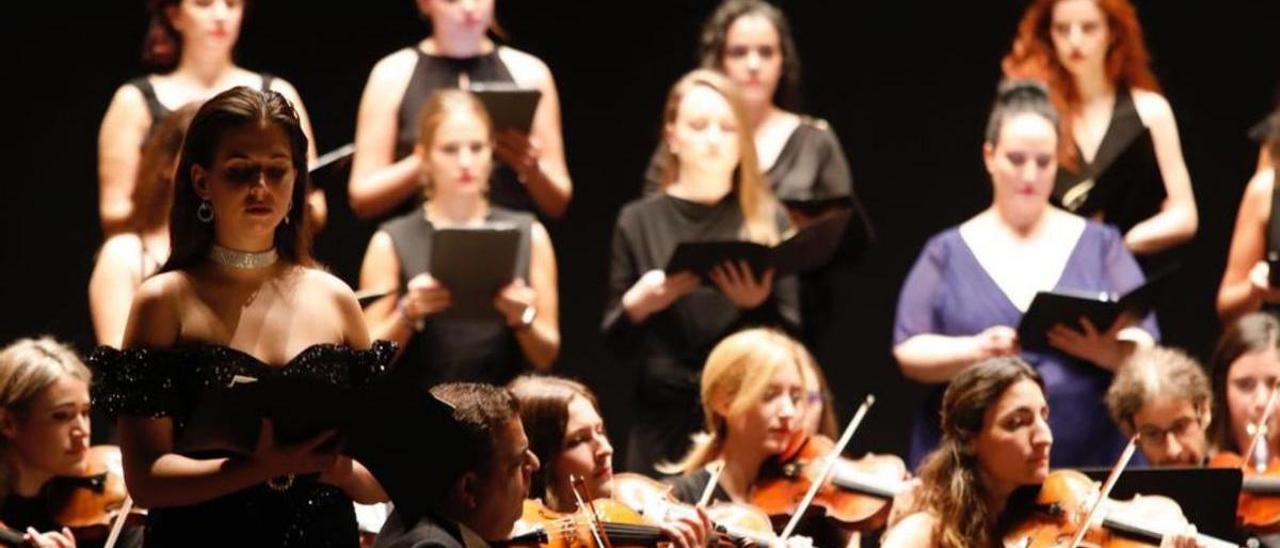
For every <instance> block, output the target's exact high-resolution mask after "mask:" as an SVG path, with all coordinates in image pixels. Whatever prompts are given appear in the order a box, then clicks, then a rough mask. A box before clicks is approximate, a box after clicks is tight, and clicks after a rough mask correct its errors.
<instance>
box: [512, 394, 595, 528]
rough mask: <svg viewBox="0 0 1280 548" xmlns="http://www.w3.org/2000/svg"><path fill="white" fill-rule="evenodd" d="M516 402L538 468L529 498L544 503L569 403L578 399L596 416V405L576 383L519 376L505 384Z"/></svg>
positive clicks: (565, 425)
mask: <svg viewBox="0 0 1280 548" xmlns="http://www.w3.org/2000/svg"><path fill="white" fill-rule="evenodd" d="M507 386H508V388H509V389H510V390H511V392H512V393H513V394H515V397H516V399H517V400H519V402H520V421H521V422H523V423H524V432H525V435H527V436H528V437H529V449H531V450H532V451H533V454H534V455H535V456H537V457H538V461H539V462H541V463H542V466H541V467H540V468H538V471H536V472H534V473H533V477H532V478H530V481H529V497H531V498H539V497H541V498H542V499H543V500H544V501H546V502H547V503H549V504H554V503H553V502H552V501H550V500H547V497H549V496H551V495H552V493H551V492H550V491H549V489H548V488H549V487H550V485H549V484H550V482H551V478H554V477H555V472H556V457H558V456H559V455H560V453H561V452H562V451H563V450H564V447H565V444H564V436H565V429H566V428H568V425H569V403H570V402H572V401H573V399H574V398H582V399H584V400H586V401H587V403H590V404H591V407H593V408H595V410H596V413H600V402H599V401H597V400H596V396H595V394H593V393H591V390H590V389H588V388H587V387H586V386H585V385H583V384H582V383H580V382H577V381H573V380H569V379H565V378H561V377H548V376H536V375H523V376H520V377H517V378H516V379H515V380H513V381H511V384H509V385H507Z"/></svg>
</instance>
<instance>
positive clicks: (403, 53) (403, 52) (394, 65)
mask: <svg viewBox="0 0 1280 548" xmlns="http://www.w3.org/2000/svg"><path fill="white" fill-rule="evenodd" d="M416 64H418V54H417V53H416V52H414V51H413V48H401V49H399V50H396V51H395V52H394V53H391V54H390V55H387V56H386V57H383V58H382V59H380V60H378V62H377V63H376V64H374V65H373V70H372V71H370V72H369V82H370V83H375V82H376V83H383V84H385V83H389V82H395V81H399V80H405V81H406V82H407V81H408V78H409V73H410V72H412V71H413V67H414V65H416Z"/></svg>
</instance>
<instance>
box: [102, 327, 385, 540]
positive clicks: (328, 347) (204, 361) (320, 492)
mask: <svg viewBox="0 0 1280 548" xmlns="http://www.w3.org/2000/svg"><path fill="white" fill-rule="evenodd" d="M393 355H394V346H393V345H391V344H389V343H386V342H378V343H375V344H374V346H373V348H371V349H369V350H354V349H352V348H350V347H348V346H344V345H334V344H317V345H313V346H311V347H309V348H307V349H306V350H304V351H302V352H301V353H300V354H298V355H297V356H295V357H294V358H293V359H292V360H290V361H289V362H288V363H286V364H284V365H281V366H274V365H268V364H265V363H263V362H261V361H259V360H258V359H257V358H255V357H253V356H251V355H249V354H246V353H244V352H241V351H239V350H236V349H233V348H229V347H225V346H216V345H207V344H199V345H191V346H185V347H178V348H173V349H132V350H124V351H121V350H116V349H113V348H109V347H100V348H98V349H97V350H96V351H95V352H94V353H93V355H92V356H90V358H89V365H90V367H91V368H92V369H93V370H94V384H93V388H92V394H93V402H94V405H95V406H101V407H103V408H104V409H105V410H106V412H107V413H108V414H109V415H111V416H112V417H116V416H120V415H125V416H135V417H150V418H163V417H167V418H170V419H172V420H173V423H174V437H175V439H176V438H177V437H179V436H180V435H181V433H182V431H183V428H184V423H185V421H186V420H187V419H188V418H190V417H191V414H192V411H193V407H192V405H193V403H192V402H194V401H195V400H197V397H198V395H199V394H200V393H202V392H204V391H207V390H210V389H211V388H214V387H222V386H228V385H230V383H231V382H232V379H233V377H235V376H236V375H246V376H250V377H254V378H268V377H272V376H283V377H302V378H308V379H313V380H318V381H321V382H325V383H328V384H332V385H335V386H341V387H357V386H362V385H364V384H365V383H367V382H368V381H369V380H370V379H372V378H374V377H376V376H378V375H380V374H382V373H383V372H384V371H385V369H386V367H387V364H388V363H389V362H390V360H391V358H392V356H393ZM193 456H196V455H193ZM216 456H219V455H207V454H205V455H198V456H197V457H206V458H208V457H216ZM145 535H146V540H145V544H146V546H148V547H154V546H194V545H202V546H203V545H211V546H249V545H257V546H281V547H284V546H290V547H293V546H296V547H303V546H307V547H311V546H315V547H339V546H340V547H349V548H354V547H356V546H358V545H359V537H358V533H357V531H356V520H355V511H354V507H353V506H352V502H351V499H350V498H349V497H348V496H347V495H346V493H344V492H343V491H342V490H341V489H339V488H337V487H334V486H332V485H329V484H326V483H320V482H319V481H317V478H316V476H314V475H312V476H302V477H299V478H297V479H296V481H294V482H292V485H289V486H288V487H287V488H284V489H276V488H274V487H270V486H268V485H267V484H266V483H263V484H259V485H256V486H254V487H251V488H249V489H245V490H242V491H238V492H235V493H232V494H230V495H225V496H222V497H218V498H216V499H213V500H210V501H206V502H203V503H200V504H195V505H191V506H183V507H170V508H153V509H151V510H150V511H149V513H148V514H147V526H146V534H145Z"/></svg>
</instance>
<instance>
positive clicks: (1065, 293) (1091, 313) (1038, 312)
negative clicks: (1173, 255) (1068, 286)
mask: <svg viewBox="0 0 1280 548" xmlns="http://www.w3.org/2000/svg"><path fill="white" fill-rule="evenodd" d="M1176 270H1177V266H1176V265H1175V266H1173V267H1170V268H1168V269H1165V270H1163V271H1161V272H1159V273H1157V274H1155V275H1153V276H1152V277H1151V278H1149V279H1147V281H1146V282H1145V283H1143V284H1142V285H1140V286H1138V287H1136V288H1134V289H1133V290H1132V291H1129V292H1128V293H1125V294H1124V295H1123V296H1120V297H1118V298H1117V296H1116V295H1114V294H1111V293H1106V292H1099V291H1093V292H1088V291H1074V290H1058V291H1041V292H1038V293H1036V296H1035V298H1034V299H1032V301H1031V306H1030V307H1028V308H1027V312H1026V313H1025V314H1023V315H1022V321H1021V322H1019V323H1018V344H1019V345H1020V346H1021V347H1022V348H1023V349H1024V350H1033V351H1040V350H1050V349H1052V347H1050V346H1049V330H1050V329H1053V326H1054V325H1057V324H1062V325H1065V326H1067V327H1069V328H1071V329H1076V330H1079V329H1080V327H1079V325H1080V318H1081V317H1084V318H1088V319H1089V321H1090V322H1093V326H1094V327H1095V328H1097V329H1098V330H1099V331H1106V330H1108V329H1110V328H1111V324H1112V323H1113V322H1115V320H1116V318H1118V317H1119V316H1120V314H1121V313H1123V312H1125V311H1126V310H1128V311H1132V312H1134V313H1136V314H1140V315H1141V314H1145V313H1146V312H1147V311H1149V310H1151V309H1152V308H1154V307H1155V304H1156V299H1157V298H1158V297H1159V296H1160V294H1161V293H1162V292H1163V290H1164V287H1165V285H1166V284H1167V282H1168V280H1169V278H1170V277H1171V275H1172V274H1173V272H1175V271H1176Z"/></svg>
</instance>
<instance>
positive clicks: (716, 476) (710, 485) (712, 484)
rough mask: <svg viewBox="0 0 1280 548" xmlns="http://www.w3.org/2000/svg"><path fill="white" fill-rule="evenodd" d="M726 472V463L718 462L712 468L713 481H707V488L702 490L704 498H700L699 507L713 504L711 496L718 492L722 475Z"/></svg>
mask: <svg viewBox="0 0 1280 548" xmlns="http://www.w3.org/2000/svg"><path fill="white" fill-rule="evenodd" d="M721 472H724V461H723V460H720V461H716V462H715V464H713V465H712V466H711V479H710V480H707V486H706V487H705V488H703V489H702V496H701V497H698V506H702V507H704V508H705V507H706V506H707V505H708V504H710V503H711V495H712V494H713V493H715V492H716V485H719V484H720V473H721Z"/></svg>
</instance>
